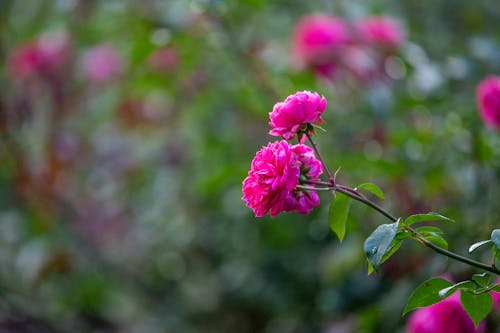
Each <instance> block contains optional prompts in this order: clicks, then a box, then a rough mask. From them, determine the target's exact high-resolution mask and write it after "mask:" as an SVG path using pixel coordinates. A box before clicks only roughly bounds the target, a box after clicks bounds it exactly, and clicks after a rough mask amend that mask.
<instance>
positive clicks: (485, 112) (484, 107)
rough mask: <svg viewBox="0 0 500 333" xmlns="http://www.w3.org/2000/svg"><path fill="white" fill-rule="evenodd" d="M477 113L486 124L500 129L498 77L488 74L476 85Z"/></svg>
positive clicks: (499, 78)
mask: <svg viewBox="0 0 500 333" xmlns="http://www.w3.org/2000/svg"><path fill="white" fill-rule="evenodd" d="M477 103H478V105H479V113H480V114H481V117H482V118H483V121H484V123H485V124H486V126H488V127H491V128H494V129H496V130H500V77H499V76H494V75H490V76H488V77H487V78H486V79H484V80H483V81H482V82H481V83H480V84H479V86H478V87H477Z"/></svg>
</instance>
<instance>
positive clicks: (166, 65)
mask: <svg viewBox="0 0 500 333" xmlns="http://www.w3.org/2000/svg"><path fill="white" fill-rule="evenodd" d="M147 62H148V65H149V66H150V67H151V68H152V69H153V70H155V71H158V72H162V73H169V72H171V71H173V70H174V69H176V68H177V66H178V65H179V55H178V54H177V51H176V50H175V49H174V48H172V47H162V48H159V49H157V50H155V51H153V52H152V53H151V54H150V55H149V57H148V60H147Z"/></svg>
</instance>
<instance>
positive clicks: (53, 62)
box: [7, 32, 71, 79]
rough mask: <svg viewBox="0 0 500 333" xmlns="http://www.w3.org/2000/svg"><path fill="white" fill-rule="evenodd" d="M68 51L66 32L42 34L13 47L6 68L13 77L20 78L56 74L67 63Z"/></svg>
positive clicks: (68, 44) (69, 45) (68, 41)
mask: <svg viewBox="0 0 500 333" xmlns="http://www.w3.org/2000/svg"><path fill="white" fill-rule="evenodd" d="M70 53H71V43H70V39H69V37H68V35H67V34H66V33H64V32H61V33H57V34H50V35H43V36H40V37H38V38H36V39H34V40H30V41H27V42H25V43H23V44H20V45H18V46H17V47H16V48H14V49H13V50H12V52H11V53H10V55H9V57H8V60H7V63H8V69H9V72H10V73H11V75H12V76H13V77H15V78H21V79H25V78H28V77H31V76H50V75H57V74H59V73H61V72H62V70H63V68H65V66H66V64H67V63H68V61H69V55H70Z"/></svg>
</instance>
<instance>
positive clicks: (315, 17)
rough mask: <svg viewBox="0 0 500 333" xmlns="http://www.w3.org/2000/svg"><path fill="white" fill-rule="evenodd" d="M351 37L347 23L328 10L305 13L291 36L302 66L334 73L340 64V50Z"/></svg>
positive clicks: (296, 63)
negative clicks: (331, 14) (321, 12)
mask: <svg viewBox="0 0 500 333" xmlns="http://www.w3.org/2000/svg"><path fill="white" fill-rule="evenodd" d="M350 40H351V37H350V34H349V28H348V27H347V24H346V23H345V22H344V21H343V20H342V19H340V18H337V17H332V16H328V15H326V14H312V15H307V16H304V17H303V18H301V19H300V21H299V22H298V23H297V25H296V26H295V28H294V30H293V33H292V38H291V49H292V50H291V52H292V60H293V62H294V64H295V65H296V66H297V67H298V68H304V67H307V66H310V67H313V68H314V69H315V70H316V72H317V73H318V74H321V75H324V76H331V75H333V74H334V72H335V69H336V67H337V57H338V51H339V50H340V49H341V48H342V47H343V46H344V45H346V44H348V43H349V42H350Z"/></svg>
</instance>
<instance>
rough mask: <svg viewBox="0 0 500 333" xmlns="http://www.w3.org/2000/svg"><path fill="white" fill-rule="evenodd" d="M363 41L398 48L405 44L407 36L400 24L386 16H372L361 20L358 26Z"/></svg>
mask: <svg viewBox="0 0 500 333" xmlns="http://www.w3.org/2000/svg"><path fill="white" fill-rule="evenodd" d="M356 28H357V29H356V30H357V32H358V34H359V37H360V39H361V41H363V42H366V43H372V44H380V45H384V46H389V47H397V46H399V45H400V44H401V43H403V41H404V39H405V34H404V31H403V28H401V26H400V25H399V23H398V22H397V21H396V20H394V19H392V18H390V17H386V16H371V17H366V18H363V19H361V20H360V21H358V22H357V24H356Z"/></svg>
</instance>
